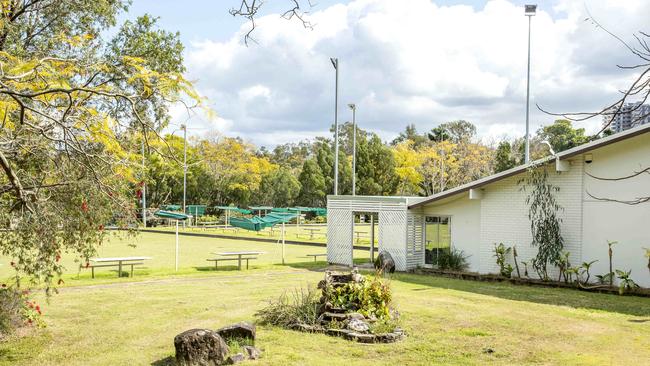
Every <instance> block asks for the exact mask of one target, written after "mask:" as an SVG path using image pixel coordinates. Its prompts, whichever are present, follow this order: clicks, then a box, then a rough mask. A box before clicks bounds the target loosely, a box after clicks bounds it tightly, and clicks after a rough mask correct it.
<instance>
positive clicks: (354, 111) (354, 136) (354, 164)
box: [348, 103, 357, 196]
mask: <svg viewBox="0 0 650 366" xmlns="http://www.w3.org/2000/svg"><path fill="white" fill-rule="evenodd" d="M348 106H349V107H350V109H352V195H353V196H354V195H355V194H356V190H357V189H356V188H357V120H356V115H357V105H356V104H354V103H351V104H348Z"/></svg>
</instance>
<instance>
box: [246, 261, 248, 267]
mask: <svg viewBox="0 0 650 366" xmlns="http://www.w3.org/2000/svg"><path fill="white" fill-rule="evenodd" d="M246 269H248V259H246Z"/></svg>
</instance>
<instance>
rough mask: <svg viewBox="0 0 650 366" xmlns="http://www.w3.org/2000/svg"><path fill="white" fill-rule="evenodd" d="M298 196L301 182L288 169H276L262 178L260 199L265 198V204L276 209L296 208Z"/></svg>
mask: <svg viewBox="0 0 650 366" xmlns="http://www.w3.org/2000/svg"><path fill="white" fill-rule="evenodd" d="M298 194H300V182H299V181H298V179H297V178H296V177H295V176H294V175H293V173H292V172H291V170H289V169H288V168H286V167H280V168H278V169H274V170H273V171H271V172H269V173H267V174H266V175H264V176H263V177H262V182H261V184H260V193H259V197H262V198H263V200H264V201H263V202H262V203H264V204H269V205H271V206H274V207H288V206H294V204H295V200H296V198H297V197H298Z"/></svg>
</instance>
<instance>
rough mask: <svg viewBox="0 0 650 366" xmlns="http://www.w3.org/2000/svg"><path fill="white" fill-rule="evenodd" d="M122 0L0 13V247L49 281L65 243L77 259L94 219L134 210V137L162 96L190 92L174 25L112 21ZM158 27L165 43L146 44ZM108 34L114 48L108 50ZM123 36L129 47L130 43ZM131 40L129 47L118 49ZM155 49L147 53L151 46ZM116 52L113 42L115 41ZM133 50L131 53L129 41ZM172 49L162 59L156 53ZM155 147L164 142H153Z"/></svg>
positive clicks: (99, 228)
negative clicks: (114, 29) (114, 32)
mask: <svg viewBox="0 0 650 366" xmlns="http://www.w3.org/2000/svg"><path fill="white" fill-rule="evenodd" d="M126 5H127V3H126V2H125V1H113V0H111V1H109V0H97V1H80V0H75V1H73V0H67V1H65V0H56V1H55V0H31V1H21V0H9V1H5V2H3V3H2V4H1V5H0V6H1V7H2V13H0V62H1V63H2V66H3V67H2V72H1V73H0V103H1V104H2V108H0V121H2V122H0V123H1V127H2V128H0V168H1V170H0V225H2V226H3V227H4V228H9V229H10V230H8V231H6V232H3V235H1V236H0V252H1V253H2V254H3V255H6V256H9V257H12V258H15V260H14V263H15V269H16V271H17V274H28V275H31V276H32V278H33V279H34V280H35V281H37V280H42V281H44V282H45V285H46V288H47V289H49V288H50V287H51V285H52V282H53V280H54V278H55V277H56V276H57V275H60V274H61V273H62V270H63V268H62V266H61V264H60V262H59V259H60V257H61V254H62V253H63V252H72V253H75V254H77V257H81V258H83V259H87V258H88V257H90V256H92V255H94V254H95V249H96V247H97V245H98V244H99V243H100V242H101V241H102V239H103V237H104V235H105V234H104V230H103V227H104V225H106V224H109V223H115V224H117V225H118V226H121V227H127V226H128V225H130V224H131V223H132V221H133V218H134V215H133V209H134V201H135V199H134V192H133V191H134V186H136V185H137V184H138V181H139V179H138V178H137V174H136V172H137V171H138V170H139V166H140V154H139V152H140V146H134V142H135V141H136V140H135V139H132V138H128V137H129V136H130V135H133V134H139V135H140V136H141V137H142V138H144V139H145V145H146V146H147V149H148V150H152V149H157V147H156V146H154V145H153V144H151V143H150V142H151V141H150V140H151V139H159V135H158V132H159V131H160V130H161V129H162V128H164V126H165V123H166V121H167V119H168V118H166V116H167V108H168V106H169V105H171V104H174V103H177V102H180V101H181V100H183V101H184V102H190V103H199V102H200V98H199V97H198V96H197V94H196V93H195V92H194V90H193V88H192V85H191V83H190V82H188V81H186V80H185V79H184V78H183V76H182V74H181V73H180V72H179V71H178V70H182V57H181V56H180V55H181V52H180V50H182V46H179V45H180V41H179V40H178V36H177V35H170V34H169V33H166V32H164V31H159V30H156V29H155V27H154V25H155V21H153V20H151V19H150V20H148V21H143V22H140V21H138V23H139V24H141V25H142V27H136V28H134V29H130V31H127V30H126V29H125V28H123V29H122V30H121V31H120V32H118V36H116V38H115V40H114V41H110V42H105V41H104V40H103V38H102V37H100V35H101V34H103V33H104V32H105V31H106V29H108V28H109V27H111V26H113V25H115V19H116V16H117V14H118V13H119V12H120V11H122V10H124V9H125V8H126ZM159 36H162V37H163V38H165V39H166V40H167V41H168V42H164V43H162V44H156V45H155V47H154V45H153V43H154V42H156V40H159V39H160V38H159ZM111 44H116V45H121V46H123V47H125V48H124V49H119V50H116V49H113V48H111V47H110V45H111ZM129 47H130V48H129ZM136 49H138V50H143V51H142V52H140V53H139V54H137V55H134V54H127V53H126V51H128V52H134V51H135V50H136ZM154 49H155V50H156V54H155V55H154V54H151V52H153V50H154ZM118 51H119V52H118ZM134 53H135V52H134ZM165 54H169V55H177V56H178V57H175V58H174V57H170V58H168V59H166V61H165V64H164V67H163V64H158V63H156V62H154V60H155V59H156V58H157V57H158V55H165ZM163 146H164V148H165V149H166V146H165V145H164V144H163Z"/></svg>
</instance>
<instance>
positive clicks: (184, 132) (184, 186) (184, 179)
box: [181, 124, 187, 222]
mask: <svg viewBox="0 0 650 366" xmlns="http://www.w3.org/2000/svg"><path fill="white" fill-rule="evenodd" d="M181 130H183V213H186V212H185V198H186V192H187V126H186V125H185V124H182V125H181ZM183 222H185V221H183Z"/></svg>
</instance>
